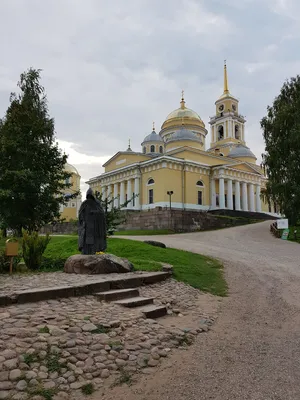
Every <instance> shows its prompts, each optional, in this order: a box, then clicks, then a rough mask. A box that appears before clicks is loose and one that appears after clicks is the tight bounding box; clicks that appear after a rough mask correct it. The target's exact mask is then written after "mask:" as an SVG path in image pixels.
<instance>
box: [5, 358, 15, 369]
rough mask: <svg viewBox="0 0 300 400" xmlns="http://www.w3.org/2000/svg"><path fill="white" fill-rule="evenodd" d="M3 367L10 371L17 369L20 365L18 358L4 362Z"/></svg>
mask: <svg viewBox="0 0 300 400" xmlns="http://www.w3.org/2000/svg"><path fill="white" fill-rule="evenodd" d="M3 365H4V366H5V367H6V368H8V369H16V368H17V367H18V365H19V360H18V359H17V358H12V359H10V360H6V361H4V363H3Z"/></svg>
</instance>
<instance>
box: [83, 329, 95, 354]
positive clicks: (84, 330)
mask: <svg viewBox="0 0 300 400" xmlns="http://www.w3.org/2000/svg"><path fill="white" fill-rule="evenodd" d="M95 329H97V326H96V325H94V324H92V323H90V324H85V325H83V327H82V330H83V332H92V331H94V330H95ZM86 358H87V357H86Z"/></svg>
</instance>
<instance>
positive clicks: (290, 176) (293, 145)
mask: <svg viewBox="0 0 300 400" xmlns="http://www.w3.org/2000/svg"><path fill="white" fill-rule="evenodd" d="M267 110H268V113H267V116H266V117H264V118H263V119H262V120H261V127H262V129H263V136H264V140H265V153H264V154H263V155H262V157H263V162H262V165H263V167H264V168H265V172H266V174H267V177H268V183H267V188H266V194H267V197H268V198H269V199H270V200H272V201H273V202H274V203H275V204H276V205H277V207H278V208H279V209H280V210H281V212H283V213H284V214H285V215H286V217H287V218H289V220H290V222H291V224H295V223H296V222H297V221H298V220H299V218H300V111H299V110H300V76H297V77H296V78H291V79H290V80H289V81H287V82H285V83H284V85H283V87H282V88H281V92H280V94H279V96H278V97H276V98H275V100H274V102H273V105H272V107H268V109H267Z"/></svg>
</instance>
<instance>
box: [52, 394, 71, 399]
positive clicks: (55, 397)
mask: <svg viewBox="0 0 300 400" xmlns="http://www.w3.org/2000/svg"><path fill="white" fill-rule="evenodd" d="M68 399H69V395H68V393H66V392H58V393H57V395H56V396H54V397H53V400H68Z"/></svg>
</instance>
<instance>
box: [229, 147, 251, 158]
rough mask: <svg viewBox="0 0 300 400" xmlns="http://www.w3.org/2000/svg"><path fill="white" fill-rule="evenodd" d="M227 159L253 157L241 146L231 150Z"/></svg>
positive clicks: (248, 150) (246, 148) (247, 148)
mask: <svg viewBox="0 0 300 400" xmlns="http://www.w3.org/2000/svg"><path fill="white" fill-rule="evenodd" d="M228 157H231V158H239V157H251V158H255V159H256V157H255V155H254V154H253V153H252V151H251V150H250V149H249V147H247V146H243V145H242V144H239V145H237V146H236V147H234V148H233V149H232V150H230V152H229V154H228Z"/></svg>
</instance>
